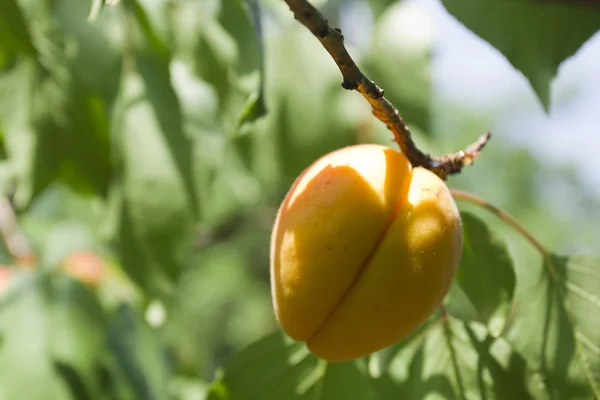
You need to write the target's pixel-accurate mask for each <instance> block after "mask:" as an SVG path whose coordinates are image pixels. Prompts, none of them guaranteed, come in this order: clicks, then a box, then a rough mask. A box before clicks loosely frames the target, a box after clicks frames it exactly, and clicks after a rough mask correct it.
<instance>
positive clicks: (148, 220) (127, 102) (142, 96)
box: [116, 54, 198, 295]
mask: <svg viewBox="0 0 600 400" xmlns="http://www.w3.org/2000/svg"><path fill="white" fill-rule="evenodd" d="M136 66H137V68H138V71H136V72H132V73H131V74H130V75H129V76H128V77H127V79H126V81H125V83H124V87H123V96H124V107H125V108H124V109H123V110H122V119H121V122H120V124H118V127H117V128H116V129H117V131H118V132H119V133H118V135H119V140H120V154H121V158H122V163H123V176H122V179H123V181H122V184H123V196H124V197H123V198H124V203H123V205H122V211H121V213H122V214H121V229H120V243H119V248H120V255H121V260H122V263H123V266H124V268H125V269H126V271H127V272H128V273H129V274H130V276H131V277H132V278H133V279H134V280H135V281H136V282H137V283H138V284H140V285H142V286H143V287H145V288H147V289H150V290H153V291H155V292H157V293H161V294H163V295H164V294H166V293H168V291H169V290H170V285H171V283H172V281H173V279H175V277H176V276H177V273H178V271H179V268H180V267H181V263H182V261H183V257H184V256H185V253H186V251H187V249H188V248H189V246H190V245H191V243H192V234H193V228H194V220H195V218H196V216H197V207H198V203H197V198H196V193H195V188H194V180H193V176H192V164H191V163H192V149H193V146H192V142H191V140H190V139H189V138H188V136H187V135H186V133H185V132H184V130H183V126H182V119H181V118H182V117H181V110H180V106H179V102H178V99H177V97H176V94H175V92H174V91H173V87H172V86H171V82H170V75H169V69H168V64H166V63H165V62H163V61H162V60H160V59H157V58H156V57H154V56H152V55H147V54H138V57H137V58H136Z"/></svg>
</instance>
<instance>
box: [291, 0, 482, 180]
mask: <svg viewBox="0 0 600 400" xmlns="http://www.w3.org/2000/svg"><path fill="white" fill-rule="evenodd" d="M285 2H286V3H287V4H288V6H289V7H290V10H292V12H293V13H294V16H295V17H296V19H297V20H298V21H300V23H301V24H302V25H304V26H306V27H307V28H308V29H309V30H310V31H311V32H312V34H313V35H315V37H316V38H317V39H319V41H320V42H321V44H322V45H323V47H325V50H327V52H328V53H329V54H330V55H331V57H332V58H333V60H334V61H335V63H336V64H337V66H338V68H339V69H340V72H341V73H342V77H343V79H344V81H343V82H342V87H343V88H344V89H347V90H356V91H357V92H359V93H360V94H361V95H362V96H363V97H364V98H365V99H366V100H367V101H368V102H369V104H371V108H372V109H373V115H375V117H377V118H378V119H379V120H380V121H381V122H383V123H384V124H385V125H386V126H387V127H388V129H389V130H390V131H392V133H393V134H394V140H395V141H396V143H398V146H400V150H402V152H403V153H404V154H405V155H406V156H407V158H408V159H409V161H410V162H411V164H412V165H413V167H424V168H427V169H428V170H430V171H432V172H434V173H436V174H437V175H438V176H440V177H441V178H442V179H446V177H447V176H448V175H451V174H456V173H459V172H460V171H461V170H462V169H463V167H465V166H468V165H471V164H473V162H474V161H475V159H476V158H477V156H479V152H480V151H481V149H483V147H484V146H485V144H486V143H487V142H488V140H489V139H490V136H491V133H490V132H487V133H485V134H484V135H482V136H481V137H480V138H479V139H478V140H477V142H475V143H473V144H472V145H471V146H469V147H467V149H466V150H464V151H459V152H458V153H455V154H446V155H444V156H441V157H432V156H430V155H429V154H426V153H423V152H422V151H421V150H419V149H418V148H417V146H416V144H415V142H414V141H413V140H412V136H411V133H410V129H409V128H408V125H407V124H406V123H405V122H404V120H403V119H402V117H401V116H400V113H399V112H398V110H397V109H396V108H395V107H394V105H393V104H392V103H391V102H390V101H389V100H387V99H386V98H385V97H384V95H383V89H381V88H380V87H378V86H377V85H376V84H375V82H373V81H371V80H369V79H368V78H367V77H366V76H365V75H364V74H363V73H362V72H361V71H360V69H359V68H358V66H357V65H356V63H355V62H354V60H353V59H352V57H350V54H348V51H347V50H346V48H345V46H344V35H343V34H342V31H341V30H340V29H337V28H332V27H331V26H329V22H328V20H327V18H325V17H324V16H323V15H322V14H321V13H320V12H319V11H318V10H317V9H316V8H315V7H314V6H312V5H311V4H310V3H309V2H308V1H307V0H285Z"/></svg>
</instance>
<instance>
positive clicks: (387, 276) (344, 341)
mask: <svg viewBox="0 0 600 400" xmlns="http://www.w3.org/2000/svg"><path fill="white" fill-rule="evenodd" d="M461 251H462V230H461V223H460V214H459V212H458V210H457V208H456V204H455V203H454V200H453V199H452V196H451V194H450V192H449V190H448V188H447V187H446V185H445V183H444V182H443V181H442V180H441V179H440V178H438V177H437V176H436V175H435V174H433V173H431V172H430V171H427V170H425V169H422V168H415V169H411V167H410V163H409V162H408V160H407V159H406V157H405V156H404V155H403V154H401V153H399V152H398V151H396V150H393V149H391V148H388V147H385V146H380V145H374V144H367V145H356V146H351V147H346V148H343V149H340V150H337V151H335V152H332V153H329V154H327V155H325V156H323V157H322V158H320V159H319V160H317V161H316V162H315V163H313V164H312V165H311V166H309V167H308V168H307V169H306V170H305V171H304V172H303V173H302V174H301V175H300V176H299V177H298V179H296V182H295V183H294V185H293V186H292V188H291V189H290V191H289V192H288V194H287V196H286V197H285V199H284V201H283V203H282V204H281V207H280V209H279V212H278V214H277V219H276V221H275V224H274V227H273V233H272V237H271V286H272V295H273V305H274V308H275V314H276V316H277V319H278V321H279V323H280V325H281V327H282V328H283V330H284V331H285V332H286V333H287V334H288V335H289V336H290V337H291V338H292V339H295V340H297V341H303V342H306V343H307V346H308V348H309V349H310V351H312V352H313V353H314V354H316V355H317V356H319V357H321V358H323V359H325V360H328V361H347V360H351V359H354V358H357V357H361V356H363V355H366V354H369V353H372V352H374V351H377V350H381V349H382V348H384V347H386V346H389V345H391V344H393V343H395V342H397V341H399V340H401V339H403V338H404V337H406V336H407V335H409V334H410V333H411V332H412V331H414V330H415V329H416V328H417V327H418V326H419V325H421V324H422V323H423V322H424V320H425V319H427V317H429V316H430V315H431V313H432V312H433V311H434V310H435V309H436V307H437V306H438V305H439V304H440V302H441V301H442V300H443V298H444V296H445V295H446V293H447V292H448V290H449V288H450V285H451V283H452V280H453V279H454V276H455V274H456V269H457V267H458V262H459V260H460V256H461Z"/></svg>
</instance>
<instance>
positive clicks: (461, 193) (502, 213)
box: [450, 189, 549, 258]
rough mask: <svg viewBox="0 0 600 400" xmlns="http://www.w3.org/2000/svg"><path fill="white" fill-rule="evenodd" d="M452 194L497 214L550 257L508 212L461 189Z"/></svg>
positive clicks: (453, 190)
mask: <svg viewBox="0 0 600 400" xmlns="http://www.w3.org/2000/svg"><path fill="white" fill-rule="evenodd" d="M450 192H451V193H452V196H453V197H454V198H455V199H460V200H465V201H468V202H469V203H473V204H476V205H478V206H480V207H483V208H485V209H486V210H488V211H490V212H492V213H493V214H495V215H496V216H497V217H498V218H500V219H501V220H502V221H504V222H506V223H507V224H508V225H510V226H511V227H512V228H513V229H515V230H516V231H518V232H519V233H520V234H521V235H523V236H524V237H525V238H526V239H527V240H528V241H529V242H530V243H531V244H532V245H533V246H534V247H535V248H536V249H537V250H538V251H539V252H540V254H542V256H543V257H544V258H546V257H548V254H549V251H548V249H546V248H545V247H544V245H542V244H541V243H540V242H539V241H538V240H537V239H536V238H535V237H533V235H532V234H531V233H529V231H528V230H527V229H525V227H524V226H523V225H521V224H520V223H519V222H518V221H517V220H516V219H515V218H514V217H513V216H512V215H510V214H508V213H507V212H506V211H503V210H501V209H500V208H498V207H496V206H494V205H493V204H490V203H489V202H487V201H486V200H484V199H483V198H481V197H479V196H477V195H475V194H473V193H470V192H466V191H464V190H460V189H451V190H450Z"/></svg>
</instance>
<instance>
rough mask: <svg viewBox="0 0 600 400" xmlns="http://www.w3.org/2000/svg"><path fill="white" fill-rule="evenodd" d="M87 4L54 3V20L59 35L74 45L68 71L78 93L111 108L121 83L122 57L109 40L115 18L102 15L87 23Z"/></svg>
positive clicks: (75, 1) (65, 0)
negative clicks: (102, 102)
mask: <svg viewBox="0 0 600 400" xmlns="http://www.w3.org/2000/svg"><path fill="white" fill-rule="evenodd" d="M89 5H90V2H89V1H81V0H56V1H54V7H53V8H52V12H53V14H52V15H53V17H54V18H56V20H57V21H58V22H59V23H60V27H61V33H63V34H64V36H65V37H66V38H68V40H72V41H73V42H74V43H75V44H76V51H75V52H73V54H68V56H69V58H68V68H69V70H70V71H71V74H72V80H73V81H74V82H76V85H77V88H76V89H77V90H78V91H80V92H86V93H87V95H88V96H92V97H100V98H101V99H102V100H103V101H104V102H105V105H104V107H106V108H110V106H111V105H112V102H113V101H114V100H115V97H116V96H117V94H118V90H119V83H120V80H121V65H122V58H121V54H120V52H119V51H118V49H117V48H116V46H115V45H114V44H113V43H111V41H110V40H109V38H110V35H111V34H112V31H114V30H115V27H114V18H112V19H111V18H109V17H110V16H109V15H106V16H105V15H102V16H100V17H98V20H96V21H94V22H93V23H90V22H89V21H86V15H87V11H88V10H89V8H88V7H89Z"/></svg>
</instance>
